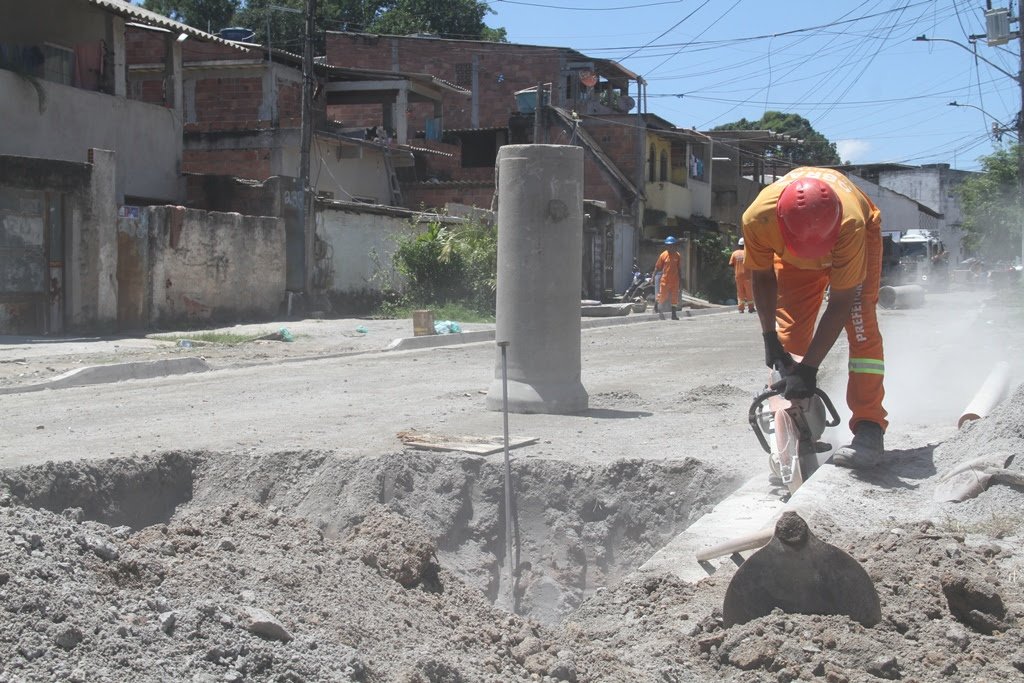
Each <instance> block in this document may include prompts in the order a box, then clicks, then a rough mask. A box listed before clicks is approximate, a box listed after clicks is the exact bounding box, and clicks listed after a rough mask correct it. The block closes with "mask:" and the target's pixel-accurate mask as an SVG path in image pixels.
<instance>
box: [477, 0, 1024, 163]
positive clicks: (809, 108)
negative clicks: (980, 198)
mask: <svg viewBox="0 0 1024 683" xmlns="http://www.w3.org/2000/svg"><path fill="white" fill-rule="evenodd" d="M488 1H489V3H490V5H491V7H492V8H493V9H494V10H495V14H491V15H488V17H487V19H486V22H487V24H488V25H490V26H502V27H504V28H505V29H506V30H507V31H508V37H509V40H510V41H511V42H515V43H526V44H532V45H559V46H564V47H571V48H574V49H577V50H579V51H581V52H583V53H585V54H587V55H589V56H592V57H603V58H607V59H614V60H617V61H619V62H620V63H621V64H622V65H623V66H625V67H626V68H628V69H630V70H632V71H634V72H636V73H638V74H641V75H642V76H643V77H644V78H645V79H646V80H647V82H648V109H649V110H650V111H651V112H652V113H654V114H658V115H659V116H662V117H664V118H666V119H668V120H669V121H672V122H673V123H675V124H676V125H678V126H684V127H690V128H697V129H699V130H704V129H707V128H710V127H713V126H716V125H720V124H724V123H730V122H732V121H736V120H738V119H740V118H741V117H745V118H747V119H750V120H756V119H758V118H760V117H761V115H762V113H764V111H765V110H766V109H769V110H770V109H774V110H779V111H785V112H793V113H797V114H800V115H801V116H804V117H805V118H807V119H808V120H810V121H811V124H812V125H813V126H814V128H815V129H816V130H818V131H819V132H820V133H822V134H823V135H825V136H826V137H828V138H829V139H830V140H832V141H833V142H836V143H837V146H838V149H839V152H840V156H841V157H842V159H843V160H844V161H846V160H849V161H852V162H854V163H872V162H901V163H909V164H926V163H943V162H944V163H949V164H951V165H953V167H954V168H960V169H965V170H977V169H978V167H979V164H978V161H977V159H978V157H980V156H982V155H984V154H989V153H991V152H992V151H993V149H995V145H996V144H997V143H996V142H995V141H994V140H993V138H992V135H991V125H992V122H993V119H995V120H998V121H999V122H1000V123H1001V124H1003V125H1007V126H1011V127H1012V126H1013V125H1014V123H1013V121H1014V117H1015V115H1016V113H1017V111H1018V110H1019V109H1020V97H1021V95H1020V87H1019V85H1018V83H1017V81H1016V80H1015V79H1014V78H1011V76H1009V75H1007V74H1004V73H1000V71H998V70H997V69H996V68H994V67H993V66H991V65H990V64H987V63H986V62H985V61H984V60H988V61H989V62H993V63H994V64H995V65H997V66H998V67H1000V68H1001V69H1003V70H1004V71H1006V72H1008V73H1009V74H1014V75H1016V74H1017V72H1018V70H1019V61H1018V60H1019V57H1018V54H1019V52H1018V46H1017V41H1016V40H1013V41H1011V42H1010V43H1009V44H1007V45H1004V46H1001V47H989V46H987V45H986V44H985V41H984V40H980V41H978V42H977V54H978V58H977V59H976V58H975V56H974V55H973V54H972V52H971V51H970V50H969V49H964V48H963V47H958V46H957V45H953V44H950V43H944V42H920V41H914V40H913V39H914V37H916V36H920V35H922V34H923V35H926V36H927V37H929V38H944V39H948V40H954V41H957V42H959V43H961V44H963V45H964V46H965V47H967V48H970V46H969V45H968V39H967V36H968V35H970V34H980V33H984V31H985V20H984V5H985V2H984V0H970V1H966V0H867V1H860V2H856V1H853V0H817V1H815V2H811V1H807V0H786V1H785V2H770V1H767V0H488ZM993 6H995V7H1005V6H1006V0H996V1H995V2H994V3H993ZM1010 27H1011V30H1016V23H1013V24H1011V26H1010ZM631 94H632V93H631ZM680 96H681V97H680ZM954 100H955V101H957V102H960V103H963V104H969V105H973V106H974V107H978V108H980V109H982V110H984V111H985V112H987V113H982V112H981V111H978V109H973V108H969V107H966V108H965V107H952V106H949V104H948V103H949V102H951V101H954ZM1008 140H1012V136H1011V137H1007V136H1003V142H1004V144H1006V143H1007V141H1008Z"/></svg>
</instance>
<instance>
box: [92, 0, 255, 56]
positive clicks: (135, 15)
mask: <svg viewBox="0 0 1024 683" xmlns="http://www.w3.org/2000/svg"><path fill="white" fill-rule="evenodd" d="M82 2H85V3H86V4H88V5H92V6H93V7H99V8H101V9H104V10H107V11H108V12H112V13H114V14H117V15H119V16H122V17H124V18H126V19H131V20H133V21H137V22H139V23H141V24H148V25H150V26H158V27H160V28H165V29H169V30H172V31H177V32H178V33H184V34H186V35H189V36H192V37H193V38H198V39H200V40H206V41H209V42H211V43H218V44H220V45H229V46H231V47H235V48H238V49H241V50H244V49H245V48H244V47H241V46H239V45H237V44H235V43H233V42H232V41H230V40H224V39H223V38H221V37H220V36H215V35H213V34H212V33H207V32H206V31H200V30H199V29H197V28H193V27H191V26H189V25H188V24H182V23H181V22H179V21H174V20H173V19H168V18H167V17H165V16H164V15H162V14H157V13H156V12H151V11H150V10H148V9H144V8H142V7H139V6H138V5H133V4H131V3H130V2H122V1H121V0H82Z"/></svg>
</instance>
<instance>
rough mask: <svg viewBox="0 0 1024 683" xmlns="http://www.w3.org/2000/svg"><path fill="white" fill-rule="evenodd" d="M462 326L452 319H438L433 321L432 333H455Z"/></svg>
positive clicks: (460, 329)
mask: <svg viewBox="0 0 1024 683" xmlns="http://www.w3.org/2000/svg"><path fill="white" fill-rule="evenodd" d="M459 332H462V326H461V325H459V324H458V323H457V322H455V321H453V320H438V321H437V322H436V323H434V334H457V333H459Z"/></svg>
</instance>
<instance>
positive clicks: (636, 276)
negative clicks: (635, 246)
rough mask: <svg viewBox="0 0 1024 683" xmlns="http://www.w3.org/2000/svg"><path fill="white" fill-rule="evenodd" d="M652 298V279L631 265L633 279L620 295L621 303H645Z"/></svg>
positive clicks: (637, 267) (634, 265)
mask: <svg viewBox="0 0 1024 683" xmlns="http://www.w3.org/2000/svg"><path fill="white" fill-rule="evenodd" d="M653 298H654V277H653V276H652V275H651V274H650V273H644V272H642V271H641V270H640V267H639V266H637V264H636V263H634V264H633V279H632V281H631V282H630V283H629V286H628V287H626V291H625V292H623V294H622V300H623V301H636V302H641V301H643V302H646V301H648V300H651V299H653Z"/></svg>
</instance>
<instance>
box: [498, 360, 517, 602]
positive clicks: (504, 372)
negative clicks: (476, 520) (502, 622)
mask: <svg viewBox="0 0 1024 683" xmlns="http://www.w3.org/2000/svg"><path fill="white" fill-rule="evenodd" d="M498 347H499V348H500V349H501V410H502V414H503V417H504V429H503V434H504V445H505V554H506V555H507V557H508V580H509V585H511V582H512V573H513V571H514V570H513V567H512V563H513V560H514V558H513V556H512V463H511V461H510V460H509V456H508V342H507V341H500V342H498Z"/></svg>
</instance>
